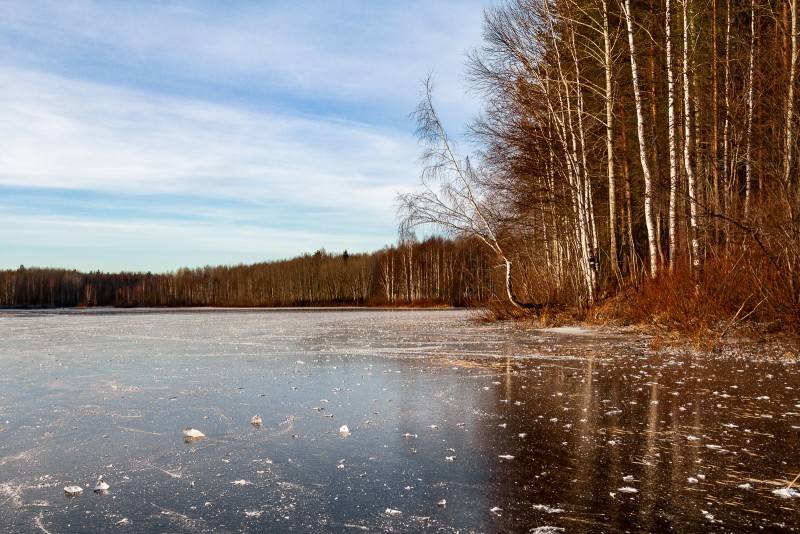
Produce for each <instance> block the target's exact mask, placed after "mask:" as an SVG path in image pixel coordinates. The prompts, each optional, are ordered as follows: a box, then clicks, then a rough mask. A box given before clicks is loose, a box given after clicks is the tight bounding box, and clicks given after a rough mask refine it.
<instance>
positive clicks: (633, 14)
mask: <svg viewBox="0 0 800 534" xmlns="http://www.w3.org/2000/svg"><path fill="white" fill-rule="evenodd" d="M797 24H798V23H797V0H769V1H767V0H748V1H746V2H745V1H741V2H733V1H732V0H509V1H508V2H506V3H505V4H502V5H500V6H498V7H495V8H492V9H489V10H487V11H486V13H485V20H484V38H483V42H482V44H481V45H480V46H479V47H477V48H476V49H475V50H474V51H473V52H472V53H471V54H470V56H469V60H468V79H469V83H470V86H471V88H472V90H474V91H475V92H476V93H478V94H479V95H481V96H482V97H483V99H484V102H485V107H484V111H483V113H482V114H481V116H480V117H478V118H477V119H476V120H475V121H474V124H473V125H472V127H471V130H470V132H469V133H470V134H471V139H470V140H471V141H472V145H471V146H473V147H475V148H473V153H472V154H466V153H461V152H458V147H456V145H455V144H454V143H453V141H452V139H451V138H450V137H449V136H448V134H447V132H446V128H445V126H446V125H444V124H442V123H441V121H440V120H439V117H438V116H437V115H436V109H435V106H434V103H435V87H434V84H433V83H432V82H431V81H428V82H427V83H426V84H425V87H424V90H423V95H422V103H421V104H420V108H419V109H418V110H417V113H416V114H415V116H414V117H415V119H416V120H417V124H418V126H419V130H418V134H419V137H420V139H421V141H422V142H423V146H424V151H425V152H424V157H423V166H424V169H425V170H424V172H423V174H422V178H421V182H422V183H421V186H422V187H421V188H420V189H419V190H418V191H416V192H413V193H410V194H405V195H402V196H401V198H400V200H401V210H402V216H403V220H404V228H405V229H411V228H415V227H418V226H420V225H424V226H428V225H434V226H437V227H439V228H445V229H447V230H448V231H450V232H451V233H452V234H453V235H461V236H465V235H466V236H476V237H478V238H479V239H481V240H482V241H483V242H484V243H485V244H486V245H487V247H486V248H487V250H488V251H489V252H490V253H491V254H492V255H493V256H495V257H496V258H497V261H498V263H503V264H505V265H507V266H508V272H509V284H508V295H509V298H508V299H507V303H508V308H509V311H513V310H514V309H518V308H520V305H521V304H525V303H527V304H529V305H530V304H531V303H539V304H542V305H561V306H568V307H572V308H573V309H578V310H582V311H583V312H588V311H589V310H593V309H595V310H596V309H597V308H598V307H600V304H607V303H608V302H615V303H619V302H621V301H625V300H628V301H631V302H636V303H637V306H638V307H640V308H641V307H642V306H644V307H647V306H652V310H650V312H652V313H653V314H656V315H657V314H668V313H673V314H674V315H676V316H678V315H682V316H683V317H684V319H686V318H687V317H691V316H693V315H695V316H696V315H699V314H701V313H702V312H703V310H708V308H710V307H714V308H715V310H714V314H716V315H714V314H711V315H712V316H713V317H711V319H712V320H713V319H727V320H729V321H732V320H743V319H744V318H746V317H753V318H759V319H760V320H762V321H767V322H768V321H769V320H770V319H775V320H776V321H778V320H780V321H782V322H786V321H787V320H789V321H790V322H792V323H793V324H797V323H798V318H800V276H798V271H799V270H798V265H797V264H798V261H799V260H800V232H799V231H798V230H800V173H799V172H798V164H797V161H798V157H799V155H798V146H797V145H798V132H797V129H798V120H797V108H798V105H797V91H796V85H797V77H798V74H797V60H798V57H797V56H798V52H799V51H798V34H797V29H798V28H797ZM512 288H513V292H512ZM642 295H647V300H648V301H652V302H654V304H646V303H644V301H643V300H642V298H641V296H642ZM659 300H661V301H662V302H661V308H659V304H658V301H659ZM670 305H671V306H673V308H675V307H677V308H679V310H676V309H673V310H672V311H669V310H668V308H669V306H670ZM687 314H688V315H687Z"/></svg>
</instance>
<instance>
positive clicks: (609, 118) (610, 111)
mask: <svg viewBox="0 0 800 534" xmlns="http://www.w3.org/2000/svg"><path fill="white" fill-rule="evenodd" d="M608 4H609V0H603V45H604V55H603V59H604V60H605V71H606V95H605V96H606V158H607V159H608V237H609V248H610V251H609V254H610V256H611V272H612V273H614V275H615V276H616V277H617V278H620V276H621V274H620V270H619V262H618V260H617V256H618V254H619V252H618V251H617V196H616V195H617V186H616V177H615V175H614V93H613V86H612V81H613V71H612V58H611V35H610V33H609V31H608Z"/></svg>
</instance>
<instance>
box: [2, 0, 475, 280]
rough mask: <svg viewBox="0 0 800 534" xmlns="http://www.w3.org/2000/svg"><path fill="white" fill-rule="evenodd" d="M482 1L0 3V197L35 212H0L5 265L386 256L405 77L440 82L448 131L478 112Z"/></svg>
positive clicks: (409, 148) (405, 151) (407, 106)
mask: <svg viewBox="0 0 800 534" xmlns="http://www.w3.org/2000/svg"><path fill="white" fill-rule="evenodd" d="M480 3H481V2H480V1H479V0H475V1H473V2H465V1H462V0H447V1H442V2H426V1H424V0H414V1H410V2H402V3H401V2H369V3H367V2H360V1H356V0H349V1H343V2H329V1H326V0H313V1H303V2H268V3H264V2H254V3H241V4H235V7H232V4H228V3H218V2H210V1H209V2H202V1H183V2H181V1H176V2H169V3H161V2H138V1H137V2H99V1H93V0H84V1H75V2H59V1H37V0H20V1H15V0H10V1H8V2H2V3H0V116H2V117H3V120H2V121H0V188H5V189H6V190H7V191H9V190H11V189H16V190H18V191H22V193H20V195H22V196H23V197H24V198H25V200H26V201H30V202H26V203H25V205H24V206H22V207H21V208H19V209H17V208H15V207H13V206H11V205H10V204H9V202H8V201H5V202H2V201H0V219H2V221H0V224H2V225H3V227H6V228H9V227H11V228H15V231H14V232H13V233H5V234H4V235H3V237H2V238H0V248H1V249H4V250H5V254H4V255H3V256H2V257H0V262H8V263H7V264H0V268H6V267H14V266H16V265H17V264H19V263H27V264H33V263H38V264H42V265H43V264H49V265H56V264H57V265H61V266H76V267H80V268H84V269H91V268H103V269H106V270H110V269H112V268H113V269H117V270H119V269H142V270H164V269H173V268H176V267H178V266H181V265H188V266H192V265H202V264H206V263H212V264H213V263H237V262H239V261H260V260H263V259H272V258H281V257H287V256H292V255H296V254H300V253H302V252H313V250H315V249H317V248H320V247H325V248H327V249H329V250H339V249H344V248H348V249H349V250H351V251H366V250H374V249H376V248H380V247H381V246H383V245H385V244H387V243H389V242H391V241H393V240H394V237H395V228H396V221H395V213H394V209H395V205H394V197H395V191H397V190H407V189H408V188H409V187H410V186H413V184H415V183H416V181H417V176H418V173H419V168H418V164H417V156H418V150H417V143H416V141H415V140H414V138H413V135H412V133H413V125H412V124H411V123H410V122H409V121H408V119H407V117H406V115H407V113H409V112H411V111H413V109H414V107H415V105H416V101H417V98H418V94H419V90H420V88H421V84H420V79H421V78H424V77H425V76H426V75H428V74H429V73H430V72H434V73H435V76H436V78H437V80H438V87H437V92H436V95H435V96H436V98H437V101H438V106H439V112H440V115H441V116H442V117H443V118H444V120H445V122H446V124H447V125H448V128H449V129H450V132H451V134H458V133H460V129H461V128H462V127H463V125H464V123H465V121H466V120H467V118H468V116H469V115H470V114H472V113H474V112H475V110H476V109H477V107H476V105H475V102H474V100H472V99H470V98H465V97H464V88H463V84H462V72H463V60H464V51H465V50H466V49H467V48H469V47H471V46H475V45H477V44H479V40H480V24H481V10H480ZM31 191H42V192H47V193H48V195H55V196H58V195H62V198H61V199H60V200H53V201H51V202H49V203H48V202H44V201H43V200H40V199H36V198H35V197H34V195H33V194H32V193H31ZM64 192H71V193H70V194H64ZM76 193H78V194H76ZM81 193H85V199H84V200H83V201H80V202H78V200H76V199H79V198H80V197H81ZM25 195H27V196H25ZM48 198H49V197H48ZM71 202H72V203H77V204H78V205H79V209H80V210H82V212H78V211H77V210H78V208H73V209H72V211H70V203H71ZM114 203H117V205H116V206H114ZM109 204H111V205H109ZM115 207H117V208H118V209H116V210H115V209H114V208H115ZM9 225H10V226H9ZM26 244H27V245H26ZM48 250H51V251H54V252H53V253H52V254H50V255H49V256H48V255H47V251H48ZM104 250H105V251H107V252H106V253H105V260H102V257H103V251H104ZM47 257H50V258H58V260H57V261H54V260H52V259H51V260H50V261H46V258H47ZM25 258H31V259H27V260H26V259H25ZM37 258H42V260H41V261H39V260H38V259H37ZM204 258H205V259H204ZM76 261H79V262H80V263H79V264H76ZM148 261H150V262H151V263H149V264H148V265H144V263H147V262H148ZM87 262H101V263H100V264H96V265H95V267H92V266H91V265H88V266H87V265H86V263H87ZM112 262H114V263H115V266H114V267H110V266H109V265H110V264H111V263H112ZM126 262H127V263H126ZM120 263H121V264H122V265H119V264H120ZM140 264H141V265H140Z"/></svg>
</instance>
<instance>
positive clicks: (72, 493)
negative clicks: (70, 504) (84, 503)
mask: <svg viewBox="0 0 800 534" xmlns="http://www.w3.org/2000/svg"><path fill="white" fill-rule="evenodd" d="M81 493H83V488H82V487H80V486H66V487H65V488H64V495H66V496H67V497H79V496H80V495H81Z"/></svg>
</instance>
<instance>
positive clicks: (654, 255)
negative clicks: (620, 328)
mask: <svg viewBox="0 0 800 534" xmlns="http://www.w3.org/2000/svg"><path fill="white" fill-rule="evenodd" d="M622 10H623V13H624V15H625V22H626V24H627V27H628V48H629V50H630V62H631V79H632V82H633V99H634V103H635V105H636V134H637V136H638V138H639V161H640V162H641V165H642V174H643V176H644V219H645V224H646V225H647V244H648V249H649V252H650V276H651V277H652V278H655V277H656V276H658V245H657V240H658V236H657V234H656V225H655V220H654V218H653V178H652V174H651V172H650V163H649V162H648V161H647V141H646V139H645V135H644V112H643V110H642V92H641V90H640V88H639V70H638V67H637V63H636V43H635V41H634V20H633V15H632V14H631V2H630V0H625V1H624V4H623V5H622Z"/></svg>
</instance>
